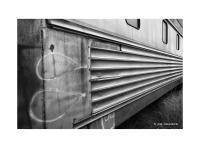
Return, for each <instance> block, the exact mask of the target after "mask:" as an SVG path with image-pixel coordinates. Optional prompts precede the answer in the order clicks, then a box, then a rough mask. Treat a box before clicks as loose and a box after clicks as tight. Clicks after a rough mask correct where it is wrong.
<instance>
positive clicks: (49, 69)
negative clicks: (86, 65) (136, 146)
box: [36, 52, 82, 80]
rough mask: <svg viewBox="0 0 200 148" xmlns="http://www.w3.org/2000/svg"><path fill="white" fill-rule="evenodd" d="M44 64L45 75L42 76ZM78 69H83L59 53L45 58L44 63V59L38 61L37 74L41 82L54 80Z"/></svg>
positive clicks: (47, 55) (50, 54)
mask: <svg viewBox="0 0 200 148" xmlns="http://www.w3.org/2000/svg"><path fill="white" fill-rule="evenodd" d="M42 64H43V67H44V74H42ZM78 69H82V67H80V66H79V65H78V63H77V62H76V61H74V60H72V59H71V58H70V57H68V56H65V55H63V54H61V53H58V52H50V53H49V54H46V55H45V56H44V57H43V63H42V58H41V59H39V60H38V63H37V65H36V74H37V76H38V78H39V79H41V80H53V79H56V78H57V77H59V76H61V75H63V74H65V73H69V72H72V71H74V70H78Z"/></svg>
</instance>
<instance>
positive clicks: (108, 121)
mask: <svg viewBox="0 0 200 148" xmlns="http://www.w3.org/2000/svg"><path fill="white" fill-rule="evenodd" d="M101 126H102V128H103V129H114V128H115V113H111V114H109V115H107V116H105V117H103V118H101Z"/></svg>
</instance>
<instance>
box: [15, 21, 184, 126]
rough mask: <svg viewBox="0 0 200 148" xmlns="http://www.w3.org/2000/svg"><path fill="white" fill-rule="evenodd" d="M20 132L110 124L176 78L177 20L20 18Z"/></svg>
mask: <svg viewBox="0 0 200 148" xmlns="http://www.w3.org/2000/svg"><path fill="white" fill-rule="evenodd" d="M17 31H18V33H17V48H18V49H17V51H18V52H17V53H18V64H17V65H18V102H17V112H18V113H17V115H18V117H17V119H18V122H17V124H18V125H17V126H18V128H19V129H25V128H36V129H40V128H44V129H47V128H48V129H49V128H50V129H54V128H56V129H61V128H63V129H72V128H85V129H95V128H98V129H99V128H105V129H111V128H115V127H116V126H118V125H120V124H121V123H122V122H124V121H125V120H127V119H128V118H130V117H131V116H133V115H134V114H136V113H137V112H138V111H140V110H141V109H143V108H144V107H146V106H147V105H149V104H150V103H152V102H153V101H155V100H156V99H158V98H159V97H161V96H162V95H163V94H165V93H166V92H168V91H169V90H171V89H172V88H174V87H176V86H177V85H178V84H180V83H182V60H183V59H182V52H183V23H182V20H181V19H18V20H17Z"/></svg>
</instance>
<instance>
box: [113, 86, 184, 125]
mask: <svg viewBox="0 0 200 148" xmlns="http://www.w3.org/2000/svg"><path fill="white" fill-rule="evenodd" d="M182 90H183V89H182V84H181V85H179V86H177V87H176V88H174V89H173V90H171V91H170V92H168V93H167V94H165V95H163V96H162V97H161V98H160V99H158V100H157V101H155V102H154V103H152V104H150V105H149V106H147V107H146V108H145V109H143V110H141V111H140V112H139V113H137V114H136V115H134V116H133V117H131V118H130V119H128V120H127V121H125V122H124V123H122V124H121V125H120V126H118V127H117V129H182V128H183V108H182V106H183V105H182V102H183V91H182Z"/></svg>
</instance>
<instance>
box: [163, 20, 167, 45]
mask: <svg viewBox="0 0 200 148" xmlns="http://www.w3.org/2000/svg"><path fill="white" fill-rule="evenodd" d="M163 24H166V42H165V41H164V38H163V36H164V33H163V31H164V28H163ZM162 42H163V43H164V44H168V24H167V22H166V21H165V20H163V21H162Z"/></svg>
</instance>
